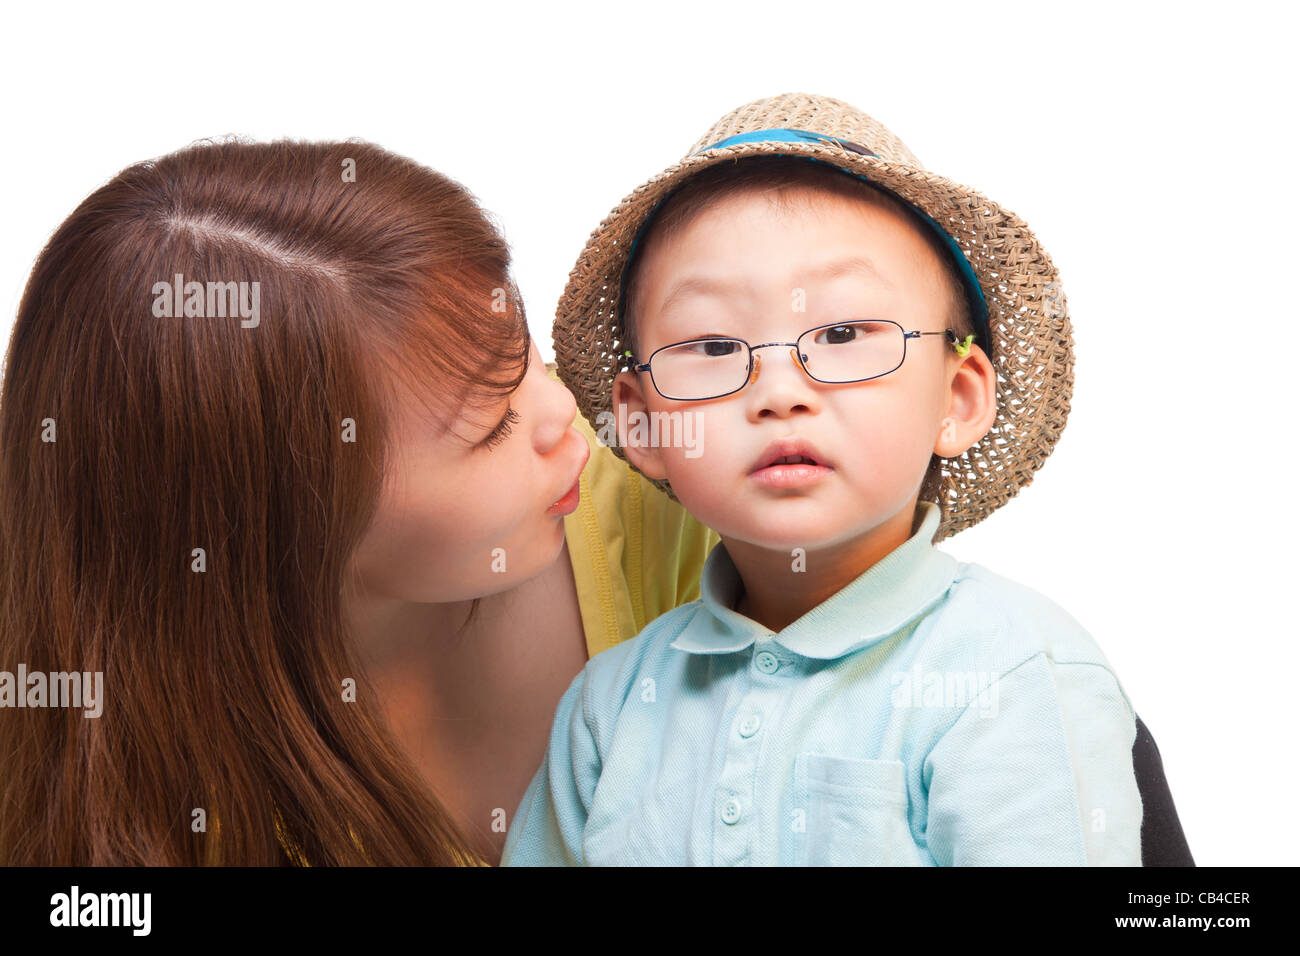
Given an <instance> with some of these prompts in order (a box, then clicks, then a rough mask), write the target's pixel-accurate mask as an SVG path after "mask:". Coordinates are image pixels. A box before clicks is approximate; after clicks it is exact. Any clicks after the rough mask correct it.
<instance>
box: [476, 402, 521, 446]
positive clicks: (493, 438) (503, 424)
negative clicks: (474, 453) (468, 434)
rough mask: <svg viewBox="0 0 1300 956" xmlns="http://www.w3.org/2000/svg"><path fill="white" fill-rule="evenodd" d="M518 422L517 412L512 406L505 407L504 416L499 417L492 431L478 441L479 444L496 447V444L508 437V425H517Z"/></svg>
mask: <svg viewBox="0 0 1300 956" xmlns="http://www.w3.org/2000/svg"><path fill="white" fill-rule="evenodd" d="M518 423H519V413H518V412H517V411H515V410H514V409H513V408H510V409H507V410H506V414H505V417H504V418H502V419H501V421H500V422H499V423H498V424H497V427H496V428H494V429H492V432H491V433H490V434H489V435H488V436H487V437H486V438H484V439H483V440H482V441H481V442H479V444H480V445H485V446H487V448H489V449H491V448H494V447H496V446H497V445H498V444H500V443H501V442H503V441H505V440H506V439H507V438H509V437H510V426H511V425H517V424H518Z"/></svg>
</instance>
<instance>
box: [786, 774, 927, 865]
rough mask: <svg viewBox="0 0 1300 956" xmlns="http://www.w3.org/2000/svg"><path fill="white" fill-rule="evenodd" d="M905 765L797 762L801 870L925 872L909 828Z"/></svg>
mask: <svg viewBox="0 0 1300 956" xmlns="http://www.w3.org/2000/svg"><path fill="white" fill-rule="evenodd" d="M903 770H904V768H903V763H902V761H899V760H862V759H860V758H857V757H835V756H832V755H830V754H816V753H802V754H799V755H798V756H797V757H796V758H795V764H794V776H795V792H794V806H795V809H796V810H799V809H802V810H803V811H804V832H803V833H796V845H797V847H798V849H797V851H796V854H795V857H796V860H797V862H798V864H799V865H801V866H921V865H923V863H922V860H921V856H920V853H919V851H918V850H917V847H916V842H915V841H914V840H913V839H912V831H911V829H910V828H909V827H908V823H907V783H906V780H905V778H904V773H903Z"/></svg>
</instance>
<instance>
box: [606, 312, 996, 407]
mask: <svg viewBox="0 0 1300 956" xmlns="http://www.w3.org/2000/svg"><path fill="white" fill-rule="evenodd" d="M858 322H883V323H886V324H888V325H892V326H894V327H895V328H897V329H898V330H899V331H900V332H902V333H903V357H902V358H900V359H899V360H898V364H897V365H895V366H894V367H893V368H891V369H890V370H889V371H887V372H881V373H880V374H878V375H868V376H867V377H866V378H851V379H848V380H846V381H842V382H840V381H835V382H830V381H827V380H826V379H822V378H818V377H817V376H816V375H814V374H813V373H812V372H810V371H809V370H808V366H807V365H806V364H805V362H804V359H806V358H807V356H806V355H804V353H803V349H802V348H801V347H800V345H799V343H800V342H802V341H803V339H804V336H806V335H811V334H812V333H814V332H820V331H822V329H833V328H837V327H838V326H841V325H854V324H856V323H858ZM922 335H943V336H946V337H947V340H948V342H949V344H951V345H952V347H953V348H955V349H956V350H957V351H958V352H959V353H961V354H965V353H964V352H963V351H962V342H961V340H960V339H958V338H957V333H956V332H954V331H953V330H952V329H951V328H948V329H944V330H942V331H940V332H920V331H916V330H913V331H910V332H909V331H907V330H905V329H904V328H903V326H902V325H900V324H899V323H898V322H895V321H894V320H893V319H843V320H841V321H839V322H828V323H827V324H825V325H819V326H817V327H816V328H811V329H808V330H807V331H805V332H800V333H799V337H798V338H797V339H795V340H794V341H793V342H764V343H763V344H762V345H750V344H749V343H748V342H746V341H745V340H744V339H740V338H733V337H731V336H725V335H720V336H705V337H704V338H699V339H684V340H683V341H681V342H673V343H671V344H669V345H663V346H660V347H659V348H657V349H655V350H654V351H653V352H651V353H650V357H649V358H648V359H646V361H644V362H642V363H639V364H638V363H636V362H633V364H632V371H634V372H649V373H650V384H652V385H653V386H654V387H655V391H656V392H658V393H659V394H660V395H662V396H663V397H664V398H666V399H668V400H669V401H670V402H709V401H712V400H713V399H715V398H723V397H725V396H727V395H734V394H736V392H739V391H741V390H743V389H745V388H747V387H748V386H749V384H750V383H751V382H752V381H753V380H754V352H755V351H756V350H758V349H766V348H771V347H773V346H776V345H789V346H793V348H794V355H795V358H796V359H797V361H798V363H799V367H800V368H802V369H803V372H804V374H805V375H807V376H808V377H809V378H810V379H812V380H813V381H814V382H820V383H821V384H823V385H852V384H854V383H855V382H870V381H872V380H873V379H877V378H884V377H885V376H886V375H889V374H891V373H893V372H897V371H898V370H899V369H900V368H902V367H903V363H904V362H906V361H907V340H908V339H914V338H918V337H920V336H922ZM969 338H974V336H970V337H969ZM694 342H739V343H740V344H741V345H743V346H745V348H747V349H748V350H749V369H748V371H747V372H746V373H745V380H744V382H743V383H742V384H741V385H740V386H739V387H738V388H733V389H732V390H731V391H729V392H719V393H718V394H717V395H707V396H705V397H703V398H675V397H673V396H672V395H664V393H663V389H661V388H660V387H659V383H658V382H656V381H655V373H654V371H653V369H652V368H651V366H652V365H653V364H654V360H655V356H656V355H658V354H659V353H660V352H662V351H664V350H665V349H672V348H677V347H678V346H680V345H690V344H692V343H694ZM965 345H966V348H967V349H968V350H969V348H970V341H969V339H968V340H967V342H966V343H965ZM759 358H760V359H762V356H761V355H760V356H759ZM760 368H761V366H760Z"/></svg>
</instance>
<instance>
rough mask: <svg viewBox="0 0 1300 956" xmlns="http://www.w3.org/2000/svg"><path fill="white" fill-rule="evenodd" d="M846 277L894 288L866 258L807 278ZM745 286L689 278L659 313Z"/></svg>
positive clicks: (851, 258) (829, 267)
mask: <svg viewBox="0 0 1300 956" xmlns="http://www.w3.org/2000/svg"><path fill="white" fill-rule="evenodd" d="M846 275H861V276H865V277H867V278H869V279H875V280H876V281H877V282H879V283H881V284H882V285H885V286H888V287H890V288H892V287H893V283H891V282H890V281H889V280H888V279H886V278H885V276H884V275H883V274H882V273H881V272H880V270H879V269H877V268H876V266H875V264H874V263H873V262H872V261H871V260H870V259H868V258H866V257H865V256H849V257H848V258H847V259H838V260H836V261H835V262H831V263H828V264H826V265H824V266H821V267H820V268H818V269H813V270H811V271H809V272H807V273H806V274H805V277H806V278H808V279H838V278H840V277H841V276H846ZM743 285H744V283H743V282H729V281H727V280H725V279H711V278H709V277H708V276H687V277H686V278H685V279H683V280H682V281H681V282H678V283H677V284H676V285H675V286H673V289H672V291H671V292H669V293H668V297H667V298H666V299H664V303H663V305H661V306H660V307H659V311H661V312H667V311H668V308H669V306H671V305H672V304H673V302H674V301H675V300H678V299H684V298H687V297H688V296H692V295H718V294H721V293H726V292H730V291H733V290H736V289H739V288H740V287H741V286H743Z"/></svg>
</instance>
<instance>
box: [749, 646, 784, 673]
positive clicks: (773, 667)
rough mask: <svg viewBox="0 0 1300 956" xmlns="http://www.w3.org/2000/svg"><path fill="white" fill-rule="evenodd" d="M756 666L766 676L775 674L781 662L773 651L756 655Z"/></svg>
mask: <svg viewBox="0 0 1300 956" xmlns="http://www.w3.org/2000/svg"><path fill="white" fill-rule="evenodd" d="M754 666H755V667H757V668H758V669H759V670H760V671H762V672H763V673H764V674H775V673H776V671H777V668H779V667H780V666H781V662H780V661H779V660H777V659H776V655H775V654H773V653H772V652H771V651H759V652H758V653H757V654H755V655H754Z"/></svg>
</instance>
